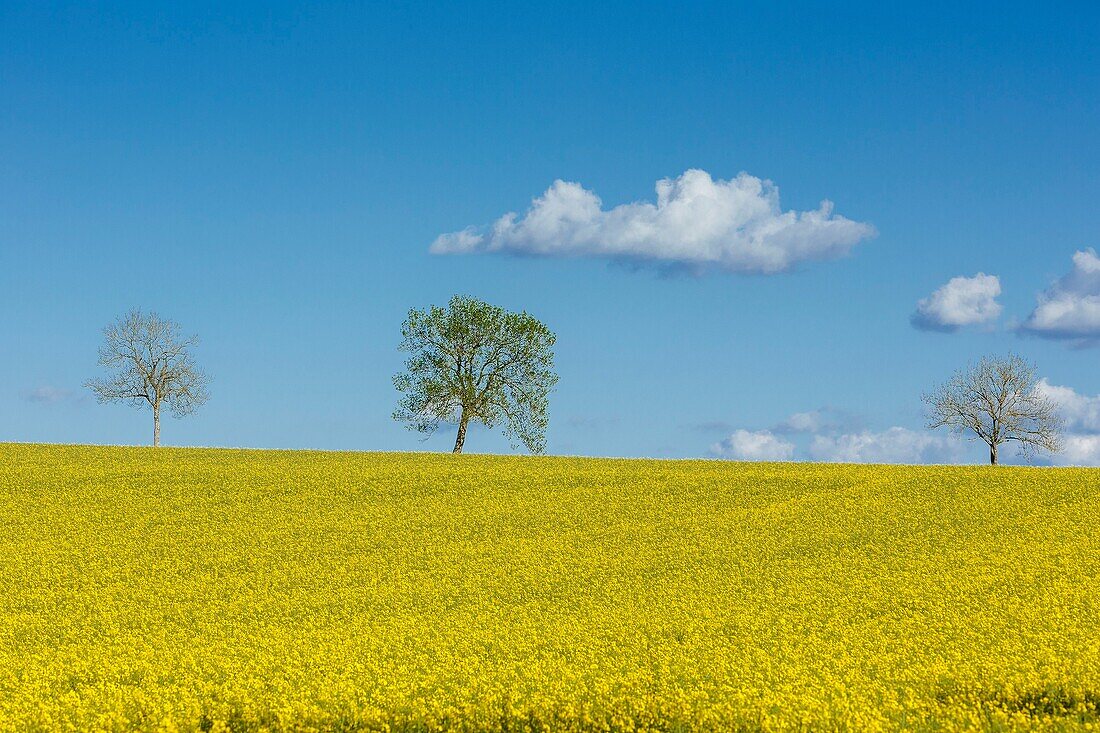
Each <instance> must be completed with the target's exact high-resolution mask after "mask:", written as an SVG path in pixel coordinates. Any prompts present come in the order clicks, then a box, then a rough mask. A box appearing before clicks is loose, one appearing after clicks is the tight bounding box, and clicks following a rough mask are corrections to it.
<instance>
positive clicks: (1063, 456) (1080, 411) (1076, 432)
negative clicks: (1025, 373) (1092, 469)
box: [1036, 379, 1100, 466]
mask: <svg viewBox="0 0 1100 733" xmlns="http://www.w3.org/2000/svg"><path fill="white" fill-rule="evenodd" d="M1036 389H1037V390H1039V392H1040V394H1042V395H1044V396H1045V397H1047V398H1049V399H1050V400H1051V401H1053V402H1055V403H1056V404H1057V405H1058V411H1059V413H1060V414H1061V416H1062V419H1063V420H1064V421H1065V433H1064V434H1063V436H1062V444H1063V445H1062V452H1061V453H1059V454H1056V455H1054V456H1053V457H1052V459H1051V460H1052V462H1054V463H1057V464H1061V465H1066V466H1100V395H1096V396H1093V397H1089V396H1088V395H1083V394H1079V393H1078V392H1077V391H1076V390H1074V389H1073V388H1071V387H1060V386H1058V385H1054V384H1051V383H1050V382H1048V381H1047V380H1046V379H1041V380H1039V384H1038V385H1037V386H1036Z"/></svg>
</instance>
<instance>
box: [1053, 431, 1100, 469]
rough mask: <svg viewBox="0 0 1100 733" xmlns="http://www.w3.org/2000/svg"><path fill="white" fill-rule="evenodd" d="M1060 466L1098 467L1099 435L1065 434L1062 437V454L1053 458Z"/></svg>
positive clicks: (1099, 462) (1099, 456) (1099, 464)
mask: <svg viewBox="0 0 1100 733" xmlns="http://www.w3.org/2000/svg"><path fill="white" fill-rule="evenodd" d="M1054 463H1057V464H1059V465H1062V466H1100V435H1079V434H1074V433H1071V434H1067V435H1065V436H1063V437H1062V452H1061V453H1059V454H1058V455H1056V456H1054Z"/></svg>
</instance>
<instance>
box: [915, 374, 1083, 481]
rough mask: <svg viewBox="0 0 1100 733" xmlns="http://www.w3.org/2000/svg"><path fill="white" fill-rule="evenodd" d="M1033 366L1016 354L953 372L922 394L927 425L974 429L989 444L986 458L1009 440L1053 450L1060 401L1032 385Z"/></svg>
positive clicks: (1058, 444) (1029, 451)
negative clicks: (1049, 397)
mask: <svg viewBox="0 0 1100 733" xmlns="http://www.w3.org/2000/svg"><path fill="white" fill-rule="evenodd" d="M1037 383H1038V380H1037V379H1036V376H1035V368H1034V367H1033V366H1032V365H1031V364H1029V363H1028V362H1026V361H1024V360H1023V359H1021V358H1020V357H1018V356H1016V355H1010V356H1008V357H1005V358H983V359H982V360H981V361H979V362H978V364H977V365H975V366H971V367H968V368H967V369H964V370H961V371H959V372H956V373H955V375H954V376H953V377H952V378H951V379H950V380H948V381H947V382H946V383H944V384H943V385H941V386H940V387H939V388H938V389H936V390H935V391H934V392H931V393H929V394H926V395H924V396H923V397H922V399H923V400H924V403H925V404H926V405H927V406H928V427H929V428H932V429H935V428H941V427H946V428H950V429H951V430H953V431H955V432H957V433H962V434H970V433H972V434H973V436H974V437H977V438H979V439H980V440H981V441H982V442H984V443H985V444H986V445H987V446H989V462H990V463H991V464H996V463H997V462H998V458H999V456H998V449H999V448H1000V446H1001V445H1003V444H1004V443H1007V442H1009V441H1011V442H1014V443H1016V444H1018V446H1019V450H1020V453H1021V454H1022V455H1025V456H1027V457H1029V458H1030V457H1031V456H1032V455H1034V454H1035V453H1036V452H1039V451H1043V452H1048V453H1057V452H1059V451H1060V450H1061V449H1062V441H1061V431H1062V421H1061V418H1060V416H1059V414H1058V406H1057V405H1056V404H1054V403H1053V402H1052V401H1051V400H1050V399H1048V398H1046V397H1044V396H1043V394H1042V393H1041V392H1039V391H1038V390H1037V389H1036V385H1037Z"/></svg>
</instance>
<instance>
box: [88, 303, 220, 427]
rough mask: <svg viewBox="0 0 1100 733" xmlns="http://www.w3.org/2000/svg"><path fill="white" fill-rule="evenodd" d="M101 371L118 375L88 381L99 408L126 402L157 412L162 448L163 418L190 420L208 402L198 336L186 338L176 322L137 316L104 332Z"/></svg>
mask: <svg viewBox="0 0 1100 733" xmlns="http://www.w3.org/2000/svg"><path fill="white" fill-rule="evenodd" d="M103 337H104V338H103V345H102V346H101V347H100V348H99V365H100V366H102V367H104V368H106V369H113V370H115V371H114V373H112V374H110V375H108V376H107V377H105V378H102V379H90V380H88V381H87V382H85V385H84V386H86V387H88V388H89V389H91V390H92V392H94V393H95V396H96V399H97V400H98V401H99V402H103V403H105V402H122V403H125V404H129V405H131V406H132V407H144V406H146V405H148V406H149V407H151V408H152V410H153V445H160V413H161V409H162V408H163V407H167V408H168V410H169V411H171V413H172V414H173V415H174V416H175V417H183V416H185V415H190V414H191V413H192V412H194V411H195V408H197V407H198V406H199V405H202V404H203V403H204V402H206V400H207V399H208V397H209V395H208V393H207V390H206V385H207V384H208V383H209V379H208V378H207V376H206V375H205V374H204V373H203V372H202V371H201V370H200V369H199V368H198V367H196V366H195V362H194V360H193V358H192V357H191V351H190V350H191V349H192V348H193V347H194V346H197V345H198V343H199V339H198V337H197V336H188V337H183V336H181V335H180V327H179V324H177V323H176V322H174V321H170V320H167V319H163V318H161V317H160V316H158V315H157V314H156V313H148V314H143V313H142V312H141V311H139V310H133V311H130V312H129V313H127V314H126V315H125V316H123V317H121V318H119V319H118V320H117V321H115V322H114V323H112V324H111V325H109V326H107V327H106V328H104V329H103Z"/></svg>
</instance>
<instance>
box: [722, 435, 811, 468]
mask: <svg viewBox="0 0 1100 733" xmlns="http://www.w3.org/2000/svg"><path fill="white" fill-rule="evenodd" d="M711 452H712V453H714V454H715V455H718V456H721V457H722V458H731V459H733V460H735V461H789V460H791V458H792V457H793V456H794V444H793V443H791V442H789V441H786V440H783V439H782V438H778V437H776V436H775V435H774V434H773V433H772V432H771V431H770V430H758V431H755V432H750V431H748V430H737V431H735V432H733V433H732V434H731V435H730V436H729V437H728V438H726V439H725V440H723V441H721V442H719V443H715V444H714V445H713V446H711Z"/></svg>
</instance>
